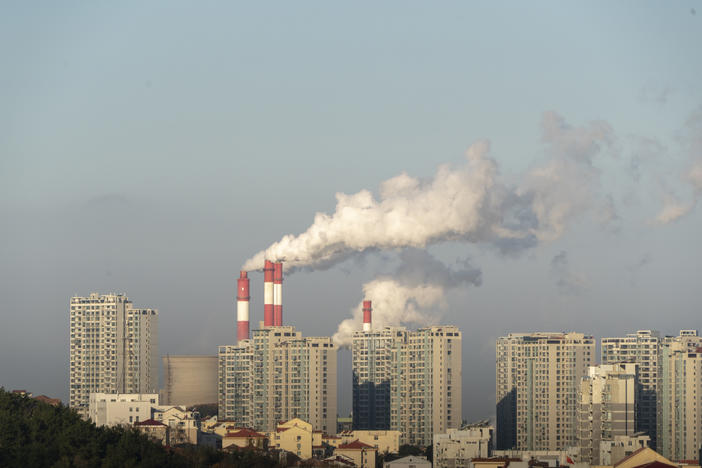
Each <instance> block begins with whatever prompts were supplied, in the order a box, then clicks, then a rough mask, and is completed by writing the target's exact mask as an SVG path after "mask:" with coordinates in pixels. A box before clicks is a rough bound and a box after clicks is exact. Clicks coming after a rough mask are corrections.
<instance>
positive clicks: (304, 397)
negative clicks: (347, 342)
mask: <svg viewBox="0 0 702 468" xmlns="http://www.w3.org/2000/svg"><path fill="white" fill-rule="evenodd" d="M336 377H337V355H336V347H335V346H334V343H333V342H332V340H331V338H329V337H307V338H305V337H302V335H301V333H300V332H297V331H295V328H294V327H290V326H281V327H266V328H263V329H261V330H254V331H253V336H252V339H250V340H242V341H241V342H240V343H239V344H237V345H236V346H220V347H219V384H218V385H219V398H218V400H219V418H220V419H221V420H233V421H235V422H236V423H237V424H238V425H240V426H247V427H252V428H255V429H256V430H258V431H266V432H271V431H274V430H275V428H276V426H277V424H278V422H280V421H287V420H291V419H294V418H300V419H303V420H305V421H309V422H310V424H312V426H313V428H314V429H315V430H322V431H325V432H328V433H333V432H335V431H336V412H337V400H336Z"/></svg>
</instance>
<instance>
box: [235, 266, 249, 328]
mask: <svg viewBox="0 0 702 468" xmlns="http://www.w3.org/2000/svg"><path fill="white" fill-rule="evenodd" d="M236 339H237V341H241V340H248V339H249V278H248V276H247V275H246V272H245V271H243V270H242V271H241V273H239V279H238V280H236Z"/></svg>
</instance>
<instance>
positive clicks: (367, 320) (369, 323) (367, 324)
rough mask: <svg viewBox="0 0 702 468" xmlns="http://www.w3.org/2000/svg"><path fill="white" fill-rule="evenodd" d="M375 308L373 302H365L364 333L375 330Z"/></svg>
mask: <svg viewBox="0 0 702 468" xmlns="http://www.w3.org/2000/svg"><path fill="white" fill-rule="evenodd" d="M372 312H373V308H372V307H371V301H363V331H364V332H368V331H371V329H372V328H373V320H372V318H371V315H372Z"/></svg>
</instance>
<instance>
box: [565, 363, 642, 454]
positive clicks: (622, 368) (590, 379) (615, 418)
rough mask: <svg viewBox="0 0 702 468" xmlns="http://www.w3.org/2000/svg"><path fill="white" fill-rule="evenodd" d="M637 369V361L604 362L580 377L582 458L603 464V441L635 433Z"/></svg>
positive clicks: (579, 403) (578, 425)
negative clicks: (601, 446)
mask: <svg viewBox="0 0 702 468" xmlns="http://www.w3.org/2000/svg"><path fill="white" fill-rule="evenodd" d="M636 368H637V364H636V363H619V364H601V365H599V366H593V367H590V369H589V371H588V375H587V376H586V377H583V379H582V380H581V382H580V391H579V392H578V400H579V401H578V420H577V435H578V447H579V449H580V461H584V462H587V463H590V464H591V465H602V462H601V460H600V443H601V441H602V440H613V438H614V437H616V436H633V435H634V433H635V432H636V431H635V426H634V419H635V414H634V409H635V404H636V388H637V382H636V370H637V369H636Z"/></svg>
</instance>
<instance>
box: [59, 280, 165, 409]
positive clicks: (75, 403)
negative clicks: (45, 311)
mask: <svg viewBox="0 0 702 468" xmlns="http://www.w3.org/2000/svg"><path fill="white" fill-rule="evenodd" d="M69 313H70V378H69V381H70V389H69V406H70V407H71V408H74V409H75V410H77V411H78V412H79V413H80V414H81V415H82V416H84V417H87V416H88V405H89V401H90V394H91V393H157V392H158V311H156V310H154V309H136V308H134V307H133V306H132V303H131V301H129V299H128V298H127V297H126V296H123V295H115V294H105V295H100V294H97V293H92V294H90V296H88V297H73V298H71V304H70V311H69Z"/></svg>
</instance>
